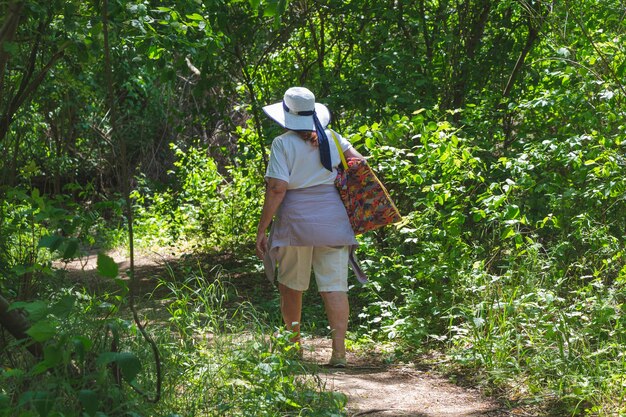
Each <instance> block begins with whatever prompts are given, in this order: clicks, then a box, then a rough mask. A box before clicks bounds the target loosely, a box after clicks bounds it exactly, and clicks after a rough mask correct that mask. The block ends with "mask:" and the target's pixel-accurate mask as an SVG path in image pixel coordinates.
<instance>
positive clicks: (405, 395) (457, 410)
mask: <svg viewBox="0 0 626 417" xmlns="http://www.w3.org/2000/svg"><path fill="white" fill-rule="evenodd" d="M109 255H110V256H112V257H113V259H114V260H115V261H116V262H117V263H118V265H119V267H120V271H124V270H126V269H127V268H128V261H127V259H126V256H125V255H124V254H123V253H119V252H118V253H109ZM176 258H177V257H176V256H175V255H173V254H166V255H164V254H157V253H152V254H143V255H138V256H136V257H135V264H136V268H137V270H136V271H137V272H136V274H137V277H138V279H139V283H140V285H141V286H145V287H146V288H150V287H151V288H154V284H155V282H154V278H153V277H154V276H156V275H158V274H159V273H162V272H163V271H164V269H165V266H164V265H165V264H166V263H170V264H171V263H173V262H176ZM96 259H97V256H96V255H95V254H94V255H91V256H87V257H84V258H83V259H81V260H80V261H74V262H72V263H70V264H67V265H57V267H63V268H65V269H66V270H67V272H68V275H69V277H72V276H74V277H75V279H80V280H81V281H83V282H85V281H91V284H92V285H95V286H96V287H97V286H98V285H99V284H98V281H99V278H98V277H97V274H96V272H95V269H96ZM235 275H236V274H235ZM244 278H245V279H249V277H244ZM247 285H254V286H256V288H257V289H258V288H259V285H260V284H259V283H254V282H248V284H247ZM330 343H331V342H330V340H329V339H323V338H305V339H304V340H303V350H304V355H303V359H304V361H305V362H308V363H315V364H318V365H324V364H325V363H326V361H327V360H328V358H329V357H330V353H331V345H330ZM348 361H349V367H348V368H346V369H331V368H326V367H322V368H321V369H322V373H321V375H320V377H321V380H322V383H323V384H324V385H325V389H326V390H330V391H337V392H341V393H344V394H345V395H346V396H347V397H348V404H347V408H348V412H349V415H350V416H352V417H357V416H368V417H390V416H394V417H395V416H398V417H400V416H402V417H404V416H413V417H503V416H507V415H509V413H507V412H505V411H503V410H502V408H501V407H500V406H499V405H498V404H497V403H495V402H494V401H491V400H489V399H486V398H483V397H482V396H481V394H480V393H479V392H478V391H477V390H472V389H467V388H461V387H459V386H456V385H454V384H452V383H451V382H449V381H448V380H446V379H445V378H443V377H441V376H439V375H437V374H435V373H434V372H430V371H426V370H420V369H418V368H417V367H415V366H411V365H402V364H394V365H388V364H384V363H382V361H381V360H380V359H379V358H378V357H377V356H375V355H363V354H359V353H358V352H348Z"/></svg>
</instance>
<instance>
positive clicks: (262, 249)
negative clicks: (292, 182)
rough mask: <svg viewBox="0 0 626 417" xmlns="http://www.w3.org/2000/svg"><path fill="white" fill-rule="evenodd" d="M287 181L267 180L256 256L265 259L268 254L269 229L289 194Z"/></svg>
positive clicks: (258, 229) (258, 230) (257, 235)
mask: <svg viewBox="0 0 626 417" xmlns="http://www.w3.org/2000/svg"><path fill="white" fill-rule="evenodd" d="M287 185H288V183H287V181H283V180H279V179H277V178H268V179H267V188H266V189H265V201H264V202H263V210H262V211H261V218H260V219H259V226H258V227H257V233H256V255H257V256H258V257H259V258H260V259H263V257H264V256H265V253H266V252H267V235H266V233H265V232H266V231H267V228H268V227H270V223H271V222H272V219H273V218H274V214H276V211H277V210H278V207H280V203H282V202H283V199H284V198H285V194H286V193H287Z"/></svg>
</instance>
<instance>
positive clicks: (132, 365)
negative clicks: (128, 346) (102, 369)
mask: <svg viewBox="0 0 626 417" xmlns="http://www.w3.org/2000/svg"><path fill="white" fill-rule="evenodd" d="M112 362H115V363H116V364H117V365H118V366H119V367H120V369H121V370H122V377H124V379H125V380H126V381H128V382H133V381H134V380H135V377H136V376H137V374H138V373H139V371H141V362H140V361H139V358H137V356H136V355H135V354H134V353H131V352H103V353H101V354H100V356H98V360H97V361H96V363H97V364H98V365H107V364H109V363H112Z"/></svg>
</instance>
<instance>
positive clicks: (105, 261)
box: [97, 253, 119, 278]
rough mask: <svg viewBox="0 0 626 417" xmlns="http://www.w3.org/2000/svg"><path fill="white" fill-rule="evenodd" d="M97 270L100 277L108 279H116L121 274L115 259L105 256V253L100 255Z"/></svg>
mask: <svg viewBox="0 0 626 417" xmlns="http://www.w3.org/2000/svg"><path fill="white" fill-rule="evenodd" d="M97 270H98V273H99V274H100V275H102V276H103V277H106V278H115V277H117V275H118V273H119V267H118V266H117V264H116V263H115V261H114V260H113V258H111V257H110V256H108V255H105V254H104V253H99V254H98V267H97Z"/></svg>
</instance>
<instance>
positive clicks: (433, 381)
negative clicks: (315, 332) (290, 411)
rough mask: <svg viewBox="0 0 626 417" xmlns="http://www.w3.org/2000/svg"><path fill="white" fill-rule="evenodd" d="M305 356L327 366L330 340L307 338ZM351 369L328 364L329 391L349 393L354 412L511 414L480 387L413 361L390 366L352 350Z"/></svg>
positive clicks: (455, 416) (438, 416) (426, 416)
mask: <svg viewBox="0 0 626 417" xmlns="http://www.w3.org/2000/svg"><path fill="white" fill-rule="evenodd" d="M303 346H304V352H305V353H304V360H305V361H307V362H315V363H317V364H320V365H323V364H324V362H325V361H326V360H327V359H328V358H329V357H330V352H331V347H330V340H327V339H318V338H315V339H305V340H304V341H303ZM348 361H349V363H350V366H349V367H348V368H346V369H331V368H323V369H324V371H323V373H322V375H321V376H322V379H323V381H324V382H325V384H326V389H328V390H333V391H338V392H342V393H344V394H346V395H347V396H348V406H347V408H348V411H349V413H350V414H349V415H350V416H355V417H356V416H368V417H390V416H394V417H396V416H398V417H399V416H413V417H501V416H505V415H508V414H506V413H505V412H504V411H502V410H501V407H500V406H499V405H498V404H497V403H495V402H494V401H490V400H488V399H485V398H483V397H482V396H481V395H480V393H479V392H478V391H477V390H471V389H465V388H460V387H458V386H456V385H454V384H452V383H450V382H449V381H447V380H446V379H445V378H443V377H441V376H438V375H436V374H435V373H432V372H429V371H423V370H418V369H417V368H416V367H414V366H410V365H397V364H396V365H385V364H383V363H381V362H380V361H377V360H376V358H375V357H374V358H372V357H371V355H370V356H367V357H362V356H359V355H358V354H356V353H354V352H348Z"/></svg>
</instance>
